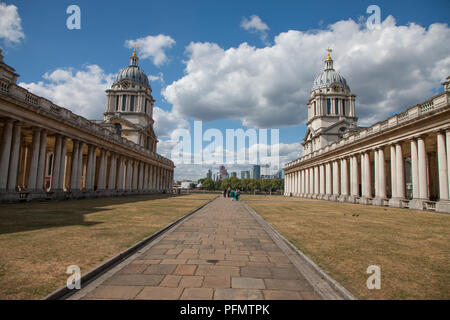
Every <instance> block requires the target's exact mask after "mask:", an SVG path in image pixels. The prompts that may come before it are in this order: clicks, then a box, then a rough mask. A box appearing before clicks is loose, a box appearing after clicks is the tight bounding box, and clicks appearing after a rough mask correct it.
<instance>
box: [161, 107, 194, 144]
mask: <svg viewBox="0 0 450 320" xmlns="http://www.w3.org/2000/svg"><path fill="white" fill-rule="evenodd" d="M153 118H154V120H155V125H154V126H155V132H156V135H157V136H158V137H160V138H168V137H170V136H171V134H172V133H173V132H174V131H175V130H177V129H188V130H189V122H188V121H187V120H185V119H183V118H179V117H177V116H176V115H174V114H173V113H171V112H170V111H165V110H163V109H161V108H159V107H156V106H155V107H154V109H153Z"/></svg>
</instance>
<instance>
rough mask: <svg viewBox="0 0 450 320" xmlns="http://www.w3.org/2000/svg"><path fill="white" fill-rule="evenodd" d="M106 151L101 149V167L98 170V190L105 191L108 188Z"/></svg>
mask: <svg viewBox="0 0 450 320" xmlns="http://www.w3.org/2000/svg"><path fill="white" fill-rule="evenodd" d="M106 165H107V164H106V150H105V149H100V167H99V169H98V183H97V190H99V191H103V190H105V188H106V183H105V182H106V181H105V180H106Z"/></svg>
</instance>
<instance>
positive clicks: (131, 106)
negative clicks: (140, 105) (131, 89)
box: [130, 96, 134, 111]
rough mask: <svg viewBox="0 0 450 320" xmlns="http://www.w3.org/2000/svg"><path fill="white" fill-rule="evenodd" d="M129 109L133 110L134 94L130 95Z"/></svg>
mask: <svg viewBox="0 0 450 320" xmlns="http://www.w3.org/2000/svg"><path fill="white" fill-rule="evenodd" d="M130 111H134V96H131V97H130Z"/></svg>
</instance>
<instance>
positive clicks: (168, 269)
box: [144, 264, 177, 274]
mask: <svg viewBox="0 0 450 320" xmlns="http://www.w3.org/2000/svg"><path fill="white" fill-rule="evenodd" d="M176 267H177V265H176V264H152V265H150V266H149V267H148V268H147V269H146V270H145V271H144V273H145V274H171V273H172V272H173V271H174V270H175V268H176Z"/></svg>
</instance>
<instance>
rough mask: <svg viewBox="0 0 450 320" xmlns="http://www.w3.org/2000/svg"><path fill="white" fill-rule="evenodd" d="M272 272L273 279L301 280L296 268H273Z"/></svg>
mask: <svg viewBox="0 0 450 320" xmlns="http://www.w3.org/2000/svg"><path fill="white" fill-rule="evenodd" d="M270 271H271V272H272V278H273V279H293V280H295V279H301V277H300V274H299V272H298V271H297V268H295V267H294V266H292V267H291V268H279V267H271V268H270Z"/></svg>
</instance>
